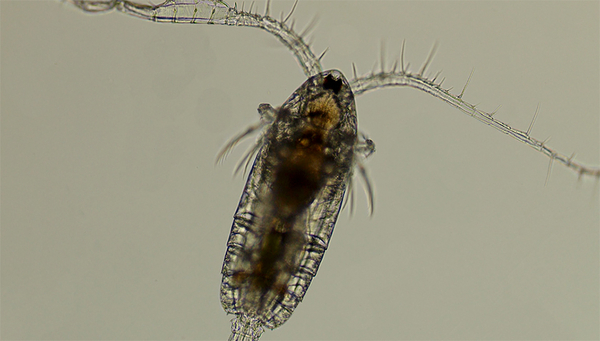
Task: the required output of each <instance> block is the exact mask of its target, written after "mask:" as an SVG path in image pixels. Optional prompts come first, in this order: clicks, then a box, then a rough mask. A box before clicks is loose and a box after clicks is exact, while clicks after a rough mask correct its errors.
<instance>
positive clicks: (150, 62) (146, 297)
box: [0, 1, 600, 340]
mask: <svg viewBox="0 0 600 341" xmlns="http://www.w3.org/2000/svg"><path fill="white" fill-rule="evenodd" d="M599 6H600V5H599V4H598V2H514V1H511V2H493V1H491V2H488V1H486V2H467V1H460V2H455V1H447V2H417V1H402V2H393V1H346V2H334V1H329V2H327V1H301V2H300V3H299V4H298V6H297V8H296V11H295V13H294V15H293V18H294V19H295V20H296V29H297V30H298V31H301V30H302V28H303V27H305V25H306V24H308V23H309V22H310V21H311V19H312V18H313V17H315V16H316V17H317V18H318V21H317V24H316V26H315V27H314V29H313V30H311V31H310V33H309V34H308V40H310V41H312V42H313V43H312V47H313V51H314V52H315V54H317V55H319V54H320V53H321V52H322V51H323V50H324V49H325V48H329V51H328V52H327V54H326V55H325V57H324V59H323V67H324V69H332V68H335V69H339V70H340V71H342V72H343V73H345V74H346V76H347V77H349V78H350V77H351V76H352V67H351V63H352V62H354V63H355V64H356V66H357V69H358V73H359V74H365V73H367V72H370V70H371V69H372V68H373V66H374V65H376V68H377V69H379V60H380V55H381V48H380V46H381V42H382V41H383V42H384V45H385V47H386V48H385V52H384V55H385V57H386V61H387V65H388V67H391V65H392V63H393V61H394V59H396V58H398V56H399V53H400V47H401V45H402V41H403V40H406V52H405V61H406V62H409V63H410V69H411V70H414V71H415V72H416V71H417V70H418V69H419V68H420V66H421V64H422V63H423V61H424V60H425V58H426V57H427V54H428V52H429V50H430V49H431V46H432V45H433V44H434V42H436V41H437V42H438V43H439V47H438V52H437V54H436V56H435V58H434V60H433V62H432V64H431V66H430V67H429V70H430V71H429V74H430V75H431V76H432V75H434V74H435V73H436V72H437V71H438V70H442V74H441V77H446V81H445V82H444V86H445V87H453V88H454V90H453V92H454V93H460V90H461V89H462V87H463V85H464V83H465V82H466V80H467V78H468V76H469V73H470V72H471V70H472V69H474V70H475V71H474V74H473V76H472V78H471V81H470V84H469V87H468V88H467V90H466V93H465V95H464V99H465V100H466V101H469V102H471V103H474V104H477V105H478V107H479V108H481V109H484V110H487V111H494V110H495V109H496V108H497V107H498V106H501V107H500V109H499V110H498V113H497V114H496V115H495V117H496V118H498V119H500V120H502V121H503V122H505V123H507V124H509V125H511V126H513V127H516V128H518V129H521V130H526V129H527V127H528V126H529V123H530V121H531V118H532V117H533V114H534V112H535V109H536V106H537V105H538V104H539V105H540V114H539V116H538V118H537V121H536V123H535V126H534V127H533V130H532V135H533V136H534V137H536V138H538V139H541V140H544V139H546V138H549V137H551V140H550V141H549V142H548V144H549V145H550V146H552V147H553V148H555V149H557V150H558V151H560V152H562V153H564V154H567V155H570V154H571V153H573V152H576V159H578V160H579V161H582V162H584V163H587V164H588V165H595V166H598V165H599V164H600V157H599V146H600V133H599V117H600V110H599V108H600V103H599V97H600V96H599V95H598V94H599V93H600V89H599V87H600V85H599V83H600V82H599V75H600V70H599V64H598V60H599V55H600V52H599V45H600V43H599V42H600V39H599V33H598V32H599V31H600V30H599V19H598V11H599V9H600V8H599ZM247 7H248V4H246V8H247ZM291 7H292V2H289V1H275V2H274V3H273V4H272V8H271V13H273V15H274V16H276V17H277V16H278V15H279V13H280V12H285V13H286V14H287V12H288V11H289V10H290V8H291ZM254 8H258V11H259V12H262V11H263V9H264V2H261V1H257V2H256V4H255V6H254ZM1 22H2V24H1V25H2V26H1V40H2V52H1V53H2V55H1V68H2V79H1V80H2V85H1V86H2V87H1V93H2V100H1V102H2V108H1V109H2V122H1V123H2V125H1V129H2V131H1V133H2V134H1V135H2V137H1V142H2V198H1V199H2V212H1V213H2V214H1V224H2V225H1V227H2V230H1V234H2V241H1V242H2V247H1V256H2V257H1V259H2V260H1V270H2V274H1V275H2V276H1V287H2V288H1V291H2V292H1V304H2V312H1V320H2V324H1V328H0V329H1V330H2V331H1V337H2V338H3V339H27V340H34V339H35V340H44V339H46V340H47V339H62V340H82V339H90V340H91V339H94V340H116V339H128V340H133V339H161V340H163V339H164V340H167V339H169V340H175V339H225V338H226V337H228V335H229V330H230V322H229V320H230V319H231V316H226V315H225V313H224V312H223V310H222V308H221V306H220V302H219V285H220V280H221V275H220V270H221V265H222V261H223V255H224V253H225V244H226V241H227V237H228V234H229V229H230V226H231V222H232V216H233V213H234V211H235V209H236V207H237V203H238V200H239V197H240V194H241V192H242V188H243V185H244V182H245V178H244V177H242V176H239V175H238V176H236V177H234V176H232V173H233V169H234V168H235V165H236V162H237V160H238V159H239V158H240V157H241V156H242V155H243V153H244V150H245V148H246V147H247V146H248V145H249V143H247V144H243V145H242V146H241V147H238V148H237V149H236V150H235V151H234V153H232V154H231V155H230V157H229V158H228V159H227V161H226V162H225V163H224V164H222V165H215V155H216V154H217V152H218V151H219V149H220V148H221V147H222V146H223V145H224V144H225V142H226V141H227V140H228V139H229V138H230V137H232V136H233V135H234V134H236V133H237V132H239V131H241V130H242V129H244V128H245V127H246V126H247V125H249V124H251V123H253V122H255V121H257V120H258V115H257V113H256V108H257V106H258V105H259V104H260V103H271V104H272V105H273V106H278V105H280V104H281V103H283V102H284V101H285V100H286V98H287V97H288V96H289V95H290V94H291V93H292V92H293V91H294V90H295V89H296V88H297V87H298V86H299V85H300V84H301V83H302V82H303V81H304V80H305V76H304V75H303V73H302V71H301V69H300V67H299V66H298V65H297V63H296V61H295V58H293V57H292V55H291V54H290V53H289V51H287V50H286V48H285V47H283V46H282V45H281V44H280V43H279V42H278V41H277V40H276V39H275V38H274V37H272V36H270V35H269V34H267V33H265V32H262V31H260V30H257V29H250V28H240V27H219V26H203V25H172V24H158V23H152V22H145V21H143V20H139V19H136V18H133V17H128V16H125V15H123V14H121V13H117V12H111V13H108V14H101V15H87V14H85V13H83V12H81V11H79V10H77V9H76V8H73V6H71V5H69V4H68V3H65V2H60V1H2V3H1ZM356 102H357V110H358V115H359V122H360V123H359V126H360V128H361V130H363V131H364V132H366V133H367V135H368V136H369V137H370V138H371V139H373V140H374V141H375V143H376V147H377V152H376V153H375V154H374V155H373V156H371V157H370V158H369V160H368V162H367V167H368V170H369V174H370V177H371V181H372V182H373V183H374V184H375V188H376V194H375V195H376V196H375V213H374V215H373V216H372V217H369V216H368V209H367V203H366V199H365V196H364V195H363V194H362V190H361V189H360V186H359V185H358V183H357V186H355V188H356V189H357V193H356V194H358V195H356V196H355V197H356V198H357V202H356V203H355V213H354V215H353V216H352V217H349V216H348V212H347V211H344V212H342V213H341V214H340V218H339V220H338V224H337V227H336V229H335V232H334V235H333V237H332V241H331V243H330V248H329V250H328V251H327V253H326V256H325V258H324V261H323V263H322V264H321V268H320V270H319V273H318V275H317V277H316V278H315V280H314V281H313V283H312V285H311V288H310V290H309V291H308V293H307V295H306V297H305V299H304V301H303V302H302V303H301V304H300V305H299V306H298V308H297V309H296V311H295V312H294V314H293V316H292V317H291V319H290V320H289V321H288V322H287V323H286V324H285V325H283V326H282V327H281V328H279V329H277V330H275V331H266V332H265V334H264V335H263V338H262V339H264V340H275V339H278V340H317V339H321V340H328V339H356V340H371V339H412V340H426V339H427V340H431V339H455V340H467V339H477V340H496V339H528V340H530V339H538V340H542V339H544V340H546V339H563V340H576V339H577V340H581V339H598V338H599V337H600V336H599V322H598V321H599V320H600V316H599V303H598V302H599V294H598V293H599V287H598V285H599V284H598V283H599V268H600V266H599V264H598V263H599V257H598V256H599V232H598V230H599V228H598V227H599V209H598V181H597V180H595V179H589V178H583V179H581V180H579V181H578V179H577V175H576V174H575V173H573V172H572V171H571V170H568V169H566V168H565V167H563V166H561V165H559V164H556V163H555V164H554V167H553V168H552V174H551V175H550V178H549V179H548V183H547V184H546V185H544V183H545V180H546V173H547V169H548V162H549V159H548V158H547V157H545V156H543V155H541V154H540V153H537V152H535V151H534V150H533V149H531V148H529V147H527V146H525V145H523V144H520V143H518V142H516V141H514V140H512V139H511V138H509V137H508V136H506V135H504V134H501V133H499V132H497V131H495V130H493V129H492V128H490V127H488V126H486V125H483V124H481V123H479V122H477V121H476V120H474V119H472V118H470V117H468V116H466V115H464V114H462V113H461V112H460V111H458V110H456V109H454V108H452V107H450V106H449V105H447V104H445V103H443V102H442V101H441V100H439V99H436V98H434V97H431V96H430V95H428V94H425V93H420V92H419V91H417V90H414V89H408V88H406V89H401V88H397V89H386V90H381V91H376V92H373V93H368V94H365V95H362V96H360V97H358V98H357V99H356Z"/></svg>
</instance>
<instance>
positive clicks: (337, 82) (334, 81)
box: [323, 74, 342, 95]
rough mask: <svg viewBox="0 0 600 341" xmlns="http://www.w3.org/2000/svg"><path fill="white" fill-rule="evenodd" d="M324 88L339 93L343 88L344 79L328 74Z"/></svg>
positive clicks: (324, 81)
mask: <svg viewBox="0 0 600 341" xmlns="http://www.w3.org/2000/svg"><path fill="white" fill-rule="evenodd" d="M323 88H324V89H329V90H333V92H334V93H335V94H336V95H337V93H338V92H340V89H341V88H342V80H341V79H339V78H335V77H333V76H332V75H331V74H329V75H327V77H325V79H324V80H323Z"/></svg>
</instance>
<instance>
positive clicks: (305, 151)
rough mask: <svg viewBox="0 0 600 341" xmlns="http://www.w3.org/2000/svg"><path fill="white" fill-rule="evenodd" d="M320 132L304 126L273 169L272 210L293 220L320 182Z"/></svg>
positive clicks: (322, 148)
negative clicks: (291, 147) (290, 148)
mask: <svg viewBox="0 0 600 341" xmlns="http://www.w3.org/2000/svg"><path fill="white" fill-rule="evenodd" d="M323 138H324V137H323V132H322V131H321V130H317V129H307V130H306V131H305V132H304V133H303V134H302V135H301V136H300V137H299V138H298V139H296V141H295V144H294V146H293V149H292V150H291V151H290V152H289V153H286V154H287V157H286V158H285V159H284V160H282V162H281V164H279V165H278V167H277V169H276V171H275V181H274V182H273V187H272V190H273V200H274V207H275V209H276V211H275V214H276V215H277V216H279V217H280V218H281V219H283V220H293V218H294V217H295V216H297V215H298V214H299V213H300V212H301V211H302V210H304V209H305V208H306V207H307V206H308V205H310V203H311V202H312V201H313V199H314V197H315V195H316V194H317V192H318V191H319V189H320V188H321V186H322V179H323V165H324V159H325V155H324V149H325V148H324V140H323Z"/></svg>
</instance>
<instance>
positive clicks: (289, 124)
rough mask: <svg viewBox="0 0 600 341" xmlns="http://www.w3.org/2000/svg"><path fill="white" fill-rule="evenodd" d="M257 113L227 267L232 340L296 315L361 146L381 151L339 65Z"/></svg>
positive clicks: (224, 297)
mask: <svg viewBox="0 0 600 341" xmlns="http://www.w3.org/2000/svg"><path fill="white" fill-rule="evenodd" d="M259 112H260V113H261V118H263V119H265V121H268V124H269V125H268V128H267V129H266V130H265V131H264V132H263V134H262V135H261V137H260V138H259V139H258V142H257V145H256V147H255V150H257V155H256V158H255V160H254V164H253V166H252V169H251V171H250V174H249V176H248V180H247V182H246V185H245V188H244V191H243V193H242V197H241V199H240V202H239V205H238V208H237V211H236V212H235V215H234V219H233V225H232V227H231V232H230V234H229V240H228V242H227V252H226V254H225V260H224V262H223V269H222V273H223V278H222V282H221V304H222V305H223V309H224V310H225V311H226V312H227V313H231V314H235V315H237V317H236V318H234V319H233V320H232V323H233V324H232V337H231V339H233V340H236V339H238V338H239V339H246V338H247V339H257V338H258V337H259V336H260V334H261V333H262V326H265V327H267V328H269V329H274V328H276V327H278V326H280V325H282V324H283V323H284V322H285V321H287V319H288V318H289V317H290V316H291V314H292V312H293V311H294V309H295V308H296V306H297V305H298V303H299V302H300V301H301V300H302V298H303V297H304V295H305V293H306V290H307V289H308V286H309V285H310V282H311V280H312V278H313V277H314V276H315V275H316V273H317V270H318V268H319V264H320V263H321V260H322V258H323V255H324V254H325V250H326V249H327V245H328V244H329V238H330V237H331V234H332V232H333V228H334V226H335V223H336V220H337V217H338V213H339V211H340V209H341V204H342V201H343V198H344V193H345V191H346V186H347V184H348V183H349V181H350V180H351V178H352V171H353V168H354V166H355V165H356V163H357V161H358V159H357V158H356V156H357V153H364V155H365V156H368V155H369V154H371V153H372V152H373V151H374V145H373V143H372V141H371V140H366V141H365V142H366V143H364V144H363V145H361V142H359V139H358V134H357V118H356V109H355V103H354V94H353V93H352V90H351V88H350V86H349V84H348V81H347V80H346V78H345V77H344V76H343V75H342V73H340V72H339V71H336V70H330V71H325V72H322V73H320V74H317V75H315V76H312V77H310V78H309V79H308V80H306V81H305V82H304V83H303V84H302V85H301V86H300V87H299V88H298V89H297V90H296V91H295V92H294V93H293V94H292V95H291V96H290V97H289V98H288V99H287V100H286V101H285V103H284V104H283V105H282V106H281V107H279V108H277V109H273V108H272V107H271V106H269V105H267V104H262V105H261V106H260V107H259ZM252 130H254V128H250V129H249V130H248V131H252ZM243 135H245V134H243ZM238 140H239V139H234V141H233V142H232V143H230V144H229V147H226V149H228V148H230V147H231V146H232V145H233V144H235V143H236V142H237V141H238ZM361 170H362V168H361ZM236 337H238V338H236Z"/></svg>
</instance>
